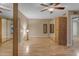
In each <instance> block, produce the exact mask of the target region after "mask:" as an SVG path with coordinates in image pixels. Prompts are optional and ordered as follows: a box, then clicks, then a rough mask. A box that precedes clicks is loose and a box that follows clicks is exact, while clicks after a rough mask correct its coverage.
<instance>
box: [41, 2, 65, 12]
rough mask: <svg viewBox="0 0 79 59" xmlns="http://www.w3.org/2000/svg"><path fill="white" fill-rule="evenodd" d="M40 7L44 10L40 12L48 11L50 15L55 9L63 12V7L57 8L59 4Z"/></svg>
mask: <svg viewBox="0 0 79 59" xmlns="http://www.w3.org/2000/svg"><path fill="white" fill-rule="evenodd" d="M40 5H41V6H44V8H43V9H42V10H41V12H43V11H49V12H50V13H53V11H54V10H55V9H57V10H64V9H65V7H64V6H59V5H60V3H47V4H43V3H42V4H40Z"/></svg>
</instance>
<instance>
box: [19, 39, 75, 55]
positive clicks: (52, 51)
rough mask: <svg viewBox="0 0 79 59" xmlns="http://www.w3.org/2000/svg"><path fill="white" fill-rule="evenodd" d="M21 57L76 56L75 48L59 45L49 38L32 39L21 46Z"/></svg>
mask: <svg viewBox="0 0 79 59" xmlns="http://www.w3.org/2000/svg"><path fill="white" fill-rule="evenodd" d="M19 49H20V50H19V55H20V56H26V55H27V56H69V55H76V54H75V50H74V49H73V48H67V47H66V46H60V45H57V44H56V43H55V42H54V41H53V40H51V39H49V38H32V39H30V40H28V41H24V42H22V43H21V44H20V46H19Z"/></svg>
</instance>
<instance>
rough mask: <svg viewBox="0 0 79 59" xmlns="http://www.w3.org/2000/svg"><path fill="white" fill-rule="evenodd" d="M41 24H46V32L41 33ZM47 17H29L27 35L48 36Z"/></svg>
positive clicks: (48, 22) (48, 21)
mask: <svg viewBox="0 0 79 59" xmlns="http://www.w3.org/2000/svg"><path fill="white" fill-rule="evenodd" d="M43 24H47V25H48V27H47V29H48V31H47V32H48V33H46V34H44V33H43ZM49 24H50V20H49V19H30V20H29V30H30V32H29V37H50V33H49Z"/></svg>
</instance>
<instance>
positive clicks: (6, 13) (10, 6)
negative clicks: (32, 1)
mask: <svg viewBox="0 0 79 59" xmlns="http://www.w3.org/2000/svg"><path fill="white" fill-rule="evenodd" d="M0 6H2V7H5V8H8V9H10V11H7V10H4V9H0V11H2V13H0V15H1V16H3V17H9V18H11V19H12V18H13V4H12V3H0Z"/></svg>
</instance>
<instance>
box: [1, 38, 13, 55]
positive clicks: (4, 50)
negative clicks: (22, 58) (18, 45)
mask: <svg viewBox="0 0 79 59" xmlns="http://www.w3.org/2000/svg"><path fill="white" fill-rule="evenodd" d="M12 55H13V40H12V39H11V40H9V41H6V42H4V43H3V44H1V45H0V56H12Z"/></svg>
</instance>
